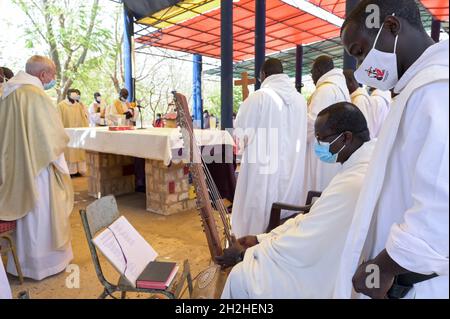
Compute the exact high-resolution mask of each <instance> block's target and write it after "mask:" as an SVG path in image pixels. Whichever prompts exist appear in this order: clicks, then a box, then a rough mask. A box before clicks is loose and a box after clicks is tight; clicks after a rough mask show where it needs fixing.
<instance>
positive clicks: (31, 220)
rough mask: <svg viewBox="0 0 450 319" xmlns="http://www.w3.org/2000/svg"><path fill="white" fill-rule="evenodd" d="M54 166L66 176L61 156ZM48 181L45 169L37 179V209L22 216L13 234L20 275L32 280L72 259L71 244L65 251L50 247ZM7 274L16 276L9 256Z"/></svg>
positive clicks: (51, 243) (62, 267)
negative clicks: (20, 270)
mask: <svg viewBox="0 0 450 319" xmlns="http://www.w3.org/2000/svg"><path fill="white" fill-rule="evenodd" d="M54 164H55V165H56V166H57V167H58V169H60V170H61V171H63V172H65V173H66V174H68V168H67V164H66V161H65V159H64V153H62V154H61V155H60V156H59V158H58V159H57V160H56V161H55V162H54ZM49 180H50V176H49V171H48V167H46V168H44V169H42V171H41V172H40V173H39V175H38V176H37V177H36V186H37V189H38V191H39V198H38V200H37V204H36V207H35V208H34V209H33V210H32V211H31V212H29V213H28V214H27V215H26V216H25V217H23V218H21V219H19V220H17V229H16V232H15V242H16V247H17V255H18V258H19V262H20V266H21V268H22V273H23V276H24V277H27V278H32V279H34V280H42V279H44V278H46V277H49V276H51V275H54V274H57V273H60V272H61V271H63V270H64V269H66V267H67V266H68V265H69V263H70V261H71V260H72V259H73V254H72V246H71V244H69V245H68V246H67V247H66V248H65V250H55V249H54V248H53V241H52V233H51V227H50V225H51V212H50V194H49V190H50V187H49ZM7 271H8V272H9V273H10V274H13V275H15V276H17V271H16V267H15V265H14V261H13V258H12V254H11V253H9V255H8V265H7Z"/></svg>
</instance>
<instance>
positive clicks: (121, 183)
mask: <svg viewBox="0 0 450 319" xmlns="http://www.w3.org/2000/svg"><path fill="white" fill-rule="evenodd" d="M86 164H87V166H88V171H89V173H90V175H89V182H88V194H89V196H93V197H95V198H100V197H102V196H106V195H123V194H129V193H133V192H134V189H135V182H134V180H135V177H134V157H130V156H122V155H114V154H105V153H97V152H90V151H87V152H86Z"/></svg>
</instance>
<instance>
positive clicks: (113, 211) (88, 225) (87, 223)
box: [80, 196, 119, 291]
mask: <svg viewBox="0 0 450 319" xmlns="http://www.w3.org/2000/svg"><path fill="white" fill-rule="evenodd" d="M80 216H81V221H82V223H83V227H84V232H85V234H86V239H87V242H88V246H89V250H90V252H91V257H92V262H93V263H94V267H95V272H96V274H97V277H98V279H99V280H100V282H101V283H102V285H103V286H104V287H105V289H106V290H107V291H112V290H113V287H114V285H113V284H111V283H110V282H108V281H107V280H106V278H105V276H104V275H103V271H102V267H101V265H100V260H99V258H98V254H97V249H96V247H95V245H94V243H93V242H92V239H93V238H94V236H95V234H96V233H97V232H99V231H100V230H102V229H103V228H106V227H108V226H109V225H111V224H112V223H113V222H114V221H115V220H116V219H117V218H119V209H118V208H117V203H116V199H115V198H114V196H105V197H102V198H100V199H98V200H96V201H95V202H93V203H92V204H90V205H89V206H88V207H87V208H86V210H80Z"/></svg>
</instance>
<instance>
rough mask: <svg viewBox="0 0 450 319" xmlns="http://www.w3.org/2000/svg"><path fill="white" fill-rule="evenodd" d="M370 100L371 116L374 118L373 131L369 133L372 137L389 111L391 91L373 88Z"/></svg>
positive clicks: (376, 133)
mask: <svg viewBox="0 0 450 319" xmlns="http://www.w3.org/2000/svg"><path fill="white" fill-rule="evenodd" d="M370 99H371V101H372V106H373V108H372V112H373V116H372V118H373V119H375V121H374V124H373V128H372V130H373V132H371V134H372V135H373V137H374V138H377V137H378V135H379V134H380V131H381V128H382V127H383V124H384V121H385V120H386V117H387V115H388V113H389V109H390V105H391V103H392V96H391V91H381V90H378V89H377V90H375V91H373V92H372V95H371V96H370Z"/></svg>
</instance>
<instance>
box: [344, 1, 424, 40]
mask: <svg viewBox="0 0 450 319" xmlns="http://www.w3.org/2000/svg"><path fill="white" fill-rule="evenodd" d="M369 5H376V6H378V8H380V27H381V25H382V23H383V21H384V20H385V19H386V17H388V16H391V15H392V14H393V13H395V16H396V17H399V18H402V19H404V20H406V21H407V22H408V23H409V24H410V25H411V26H412V27H415V28H417V30H419V31H425V29H424V26H423V24H422V19H421V17H420V9H419V6H418V5H417V3H416V1H414V0H362V1H361V2H360V3H358V5H357V6H356V7H355V8H354V9H353V10H352V11H351V12H350V13H349V15H348V16H347V18H346V19H345V21H344V23H343V24H342V27H341V33H342V31H344V29H345V27H346V26H347V25H348V24H349V23H350V22H356V23H357V24H358V25H359V27H360V29H362V28H365V25H366V24H365V21H366V19H367V18H368V16H369V15H371V14H373V12H372V11H370V10H369V12H366V8H367V7H368V6H369ZM366 30H368V31H369V32H370V33H375V32H378V30H379V29H376V28H366Z"/></svg>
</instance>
